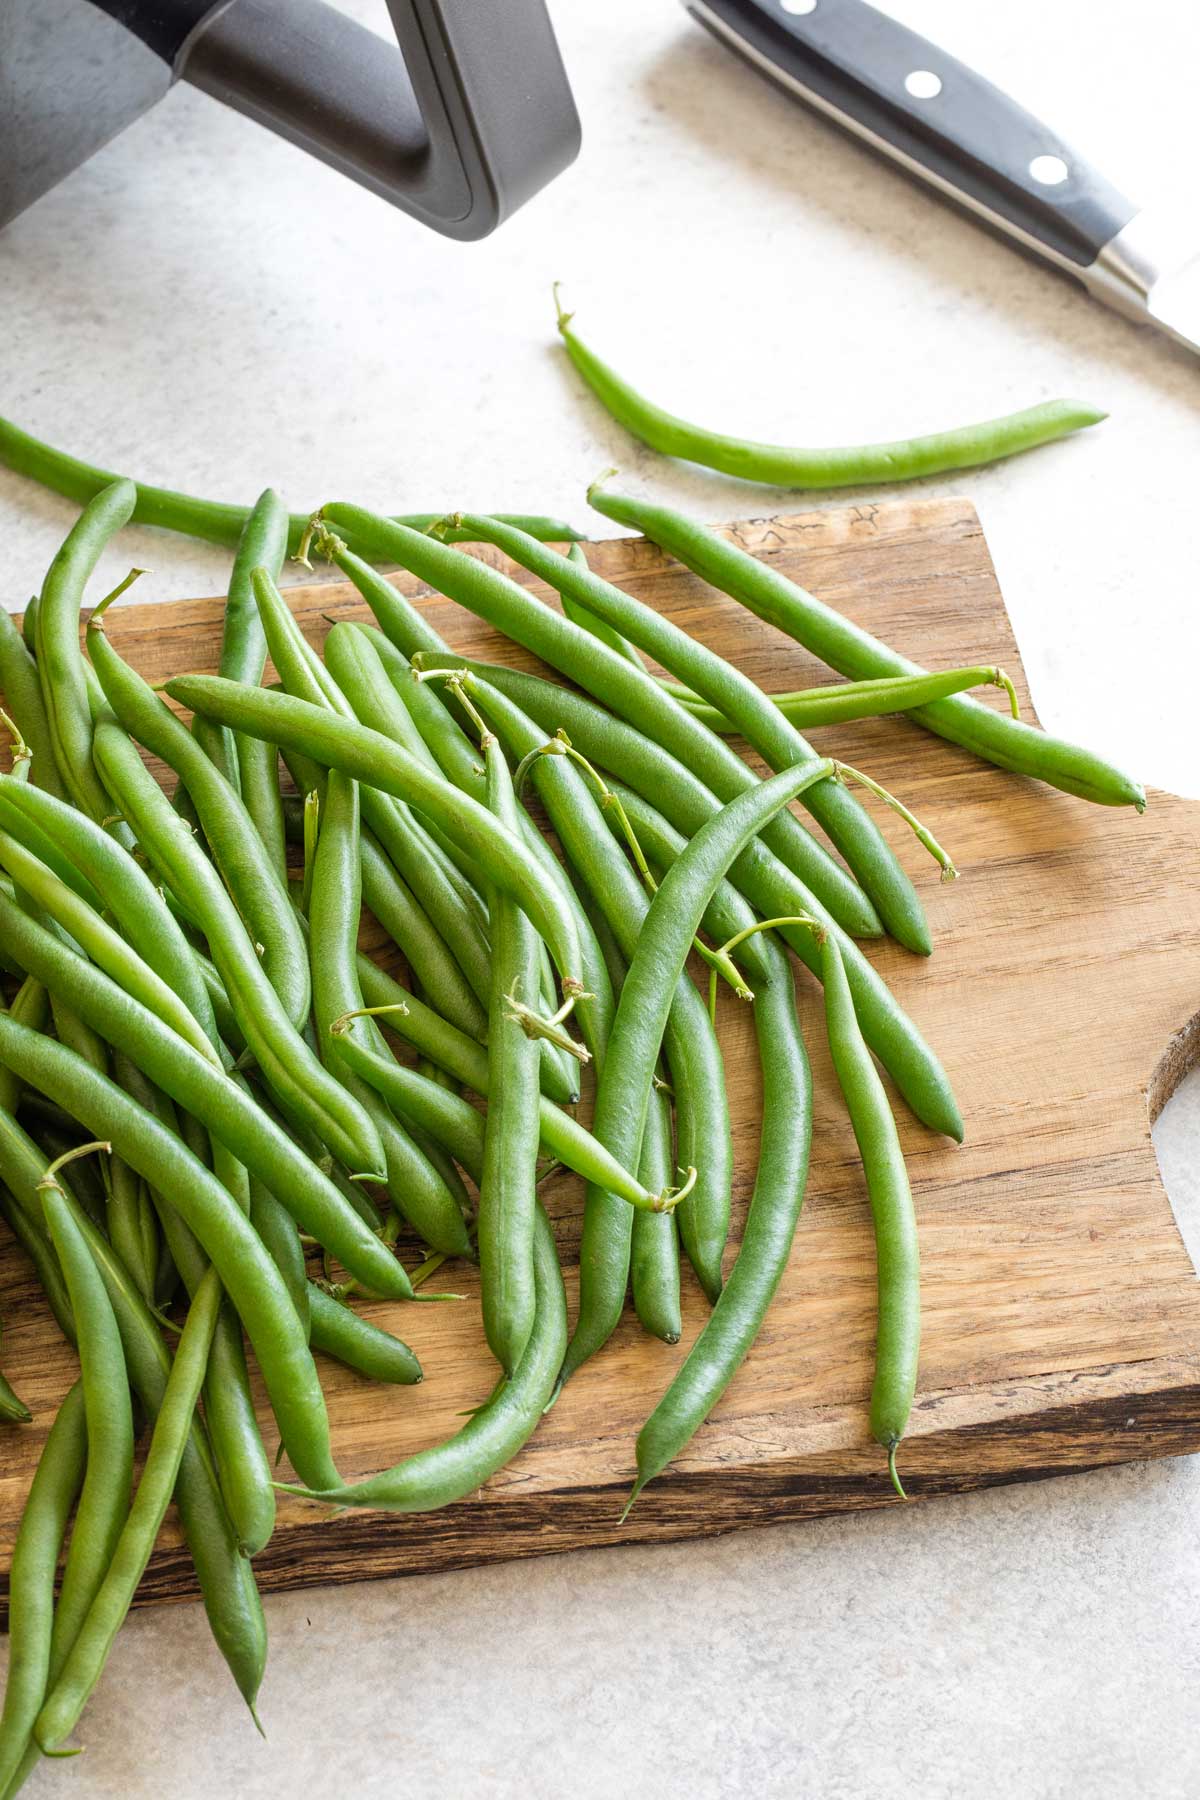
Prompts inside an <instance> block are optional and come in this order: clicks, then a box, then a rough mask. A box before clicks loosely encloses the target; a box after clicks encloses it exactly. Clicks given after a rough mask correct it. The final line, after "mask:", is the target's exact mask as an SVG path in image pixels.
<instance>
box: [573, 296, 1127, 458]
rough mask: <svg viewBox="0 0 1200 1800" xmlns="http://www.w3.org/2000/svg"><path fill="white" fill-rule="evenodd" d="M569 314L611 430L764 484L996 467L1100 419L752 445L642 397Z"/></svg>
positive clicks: (1087, 414) (1078, 414) (1070, 412)
mask: <svg viewBox="0 0 1200 1800" xmlns="http://www.w3.org/2000/svg"><path fill="white" fill-rule="evenodd" d="M572 316H573V315H572V314H571V313H566V312H563V311H562V309H561V307H560V308H559V313H558V329H559V334H560V336H561V337H562V340H563V343H564V344H565V345H566V350H567V355H568V356H569V357H570V359H571V361H572V362H573V363H574V365H575V367H576V369H577V370H578V371H579V373H580V375H582V376H583V379H584V380H585V381H586V382H587V384H588V386H589V387H590V388H591V390H592V392H593V393H594V394H595V395H596V397H597V399H598V400H599V401H600V403H601V405H602V406H603V407H604V408H605V410H606V411H607V412H609V413H611V415H612V417H613V418H614V419H615V420H616V421H617V423H618V425H623V426H624V427H625V429H626V431H628V432H631V433H632V434H633V436H634V437H636V438H639V439H640V440H641V442H642V443H643V444H648V445H649V446H650V448H651V450H657V451H658V453H659V455H660V456H677V457H681V458H683V460H684V461H686V462H694V463H702V464H703V465H704V467H705V468H708V469H719V470H720V471H721V473H722V474H723V475H736V476H739V477H740V478H741V480H743V481H759V482H765V483H766V484H767V485H768V486H769V487H781V488H839V487H874V486H876V485H877V484H878V483H880V482H889V481H919V480H920V479H921V478H922V477H923V476H927V475H942V474H945V473H946V472H947V471H949V470H951V469H977V468H979V467H981V466H982V465H983V464H985V463H993V462H999V461H1000V460H1001V459H1002V458H1003V457H1006V456H1016V455H1017V454H1018V453H1019V452H1021V451H1023V450H1034V449H1036V448H1037V446H1038V445H1039V444H1052V443H1053V442H1054V441H1055V439H1056V438H1061V437H1066V436H1067V435H1068V434H1069V433H1070V432H1073V431H1083V430H1085V429H1086V427H1087V426H1089V425H1098V424H1099V423H1100V422H1101V420H1103V419H1106V418H1107V417H1108V414H1107V413H1105V412H1100V411H1099V410H1098V409H1097V408H1096V407H1094V406H1088V405H1086V404H1085V403H1084V402H1083V401H1082V400H1046V401H1043V402H1042V403H1041V404H1040V405H1038V406H1027V407H1025V408H1023V410H1022V411H1020V412H1014V413H1006V414H1005V415H1004V416H1003V417H1002V418H999V419H985V420H983V421H982V422H981V423H979V424H977V425H960V426H958V427H956V428H955V429H954V430H952V431H934V432H930V433H929V434H928V435H926V436H924V437H910V438H899V439H897V440H895V441H894V442H891V443H883V444H846V445H839V446H837V447H836V448H832V447H831V448H826V449H819V450H817V449H796V448H793V447H789V446H785V445H782V444H760V443H755V442H753V441H752V440H750V439H747V438H738V437H729V436H727V435H726V434H725V433H724V432H720V431H710V430H709V429H708V428H707V427H706V426H703V425H693V424H689V422H688V421H687V420H686V419H681V418H679V417H678V416H677V415H676V414H675V413H669V412H665V411H664V410H663V408H662V407H660V406H656V405H655V404H654V403H653V401H650V400H647V399H646V398H645V396H644V395H643V394H639V393H638V392H637V390H636V389H635V388H632V387H630V385H629V383H628V382H627V381H626V380H624V378H623V377H622V376H620V375H618V374H617V372H616V370H615V369H613V368H610V366H609V365H608V363H605V362H602V361H601V360H600V358H599V357H598V356H597V355H596V353H595V352H594V351H593V350H590V349H589V348H588V346H587V345H586V344H584V343H583V342H582V341H581V339H580V338H579V336H578V335H577V333H576V332H575V331H574V330H573V329H572V328H571V319H572Z"/></svg>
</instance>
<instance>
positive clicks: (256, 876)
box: [87, 609, 311, 1027]
mask: <svg viewBox="0 0 1200 1800" xmlns="http://www.w3.org/2000/svg"><path fill="white" fill-rule="evenodd" d="M87 646H88V653H89V655H90V656H91V659H92V666H93V668H94V669H95V670H96V673H97V674H98V675H99V677H100V680H101V682H102V683H103V686H104V692H105V695H106V696H107V698H108V702H109V705H110V706H111V707H112V709H113V711H114V712H115V714H116V716H117V719H118V721H119V722H120V724H121V725H123V726H124V728H125V730H126V731H128V732H129V734H130V736H131V737H133V738H135V739H136V740H137V742H138V743H140V744H142V745H143V746H144V747H145V748H146V749H147V750H149V751H150V752H151V753H152V754H153V755H155V756H158V757H161V758H162V760H163V761H164V762H165V763H166V764H167V766H168V767H169V768H172V769H174V770H175V772H176V773H177V774H178V776H179V778H180V780H181V781H182V782H183V783H184V784H185V786H186V788H187V791H188V795H189V797H190V799H191V801H192V804H193V806H194V807H195V808H196V814H197V817H198V819H199V821H200V827H201V830H202V831H203V833H204V836H205V839H206V840H207V843H208V848H209V852H210V854H211V856H212V859H213V861H214V863H215V864H216V866H217V868H218V869H219V871H220V873H221V876H222V879H223V880H224V882H225V885H226V887H227V888H228V890H229V893H230V895H231V897H232V899H233V902H234V904H235V905H236V907H237V909H238V912H239V913H240V914H241V916H242V919H243V920H244V921H245V925H246V929H247V930H248V931H249V933H250V935H251V938H252V940H253V941H254V943H255V944H256V945H257V944H261V946H262V951H261V962H262V968H263V971H264V973H265V974H266V976H267V979H268V980H269V981H270V983H271V985H272V987H273V988H274V989H275V991H276V993H277V994H278V996H279V1000H280V1003H281V1005H282V1006H283V1009H284V1011H285V1012H286V1013H287V1016H288V1018H289V1019H290V1020H291V1021H292V1023H293V1025H296V1026H297V1027H298V1026H300V1025H301V1024H302V1023H303V1021H304V1020H305V1019H306V1018H307V1017H308V1009H309V1002H310V998H311V994H310V988H309V978H308V957H307V955H306V954H305V949H304V940H303V938H302V937H301V935H300V932H299V929H298V927H297V925H296V915H295V913H294V912H293V910H292V903H291V901H290V899H289V898H288V891H287V884H286V882H284V881H283V880H282V879H281V878H280V876H279V873H278V871H277V869H276V867H275V865H274V864H273V863H272V862H271V859H270V858H269V857H268V856H267V855H266V851H265V846H264V844H263V841H262V839H261V838H260V837H259V835H258V830H257V828H256V826H255V824H254V821H253V819H252V818H251V817H250V814H249V813H248V812H247V810H246V808H245V806H244V805H243V803H242V800H241V799H240V797H239V795H238V793H237V791H236V789H234V788H233V787H231V786H230V784H229V782H228V781H227V780H226V779H225V777H224V776H223V775H222V774H221V772H220V770H219V769H218V768H217V767H216V766H215V764H213V763H212V762H210V761H209V759H208V757H207V756H206V755H205V753H204V751H203V750H202V749H201V747H200V745H199V744H198V743H197V741H196V739H195V738H194V737H193V736H192V734H191V732H190V731H189V730H188V729H187V727H186V726H185V725H184V724H183V722H182V720H180V719H178V718H176V716H175V714H174V713H173V712H172V711H171V709H170V707H169V706H165V705H164V704H163V702H162V701H161V700H160V699H159V697H158V695H157V694H156V693H155V692H154V690H153V688H151V687H149V686H148V685H147V683H146V682H144V681H143V680H142V678H141V676H140V675H139V674H138V673H137V672H136V670H134V669H132V668H130V666H129V664H128V663H127V662H125V661H124V660H123V659H122V658H121V657H120V656H118V654H117V652H116V651H115V650H114V649H113V647H112V645H111V644H110V643H109V641H108V635H107V633H106V631H105V629H104V621H103V618H102V617H101V614H100V611H99V609H97V611H96V612H94V613H93V614H92V616H91V618H90V620H89V621H88V628H87ZM146 848H147V849H149V848H150V846H149V845H147V846H146Z"/></svg>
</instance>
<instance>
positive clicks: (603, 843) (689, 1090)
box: [466, 676, 733, 1341]
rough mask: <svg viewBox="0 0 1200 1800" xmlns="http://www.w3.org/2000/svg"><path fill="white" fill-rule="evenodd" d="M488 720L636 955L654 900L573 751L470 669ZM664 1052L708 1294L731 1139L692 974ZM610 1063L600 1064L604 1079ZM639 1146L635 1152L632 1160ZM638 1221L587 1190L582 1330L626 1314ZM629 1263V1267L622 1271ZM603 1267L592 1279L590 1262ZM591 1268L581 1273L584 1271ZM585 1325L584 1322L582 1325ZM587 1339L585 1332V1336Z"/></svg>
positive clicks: (722, 1221)
mask: <svg viewBox="0 0 1200 1800" xmlns="http://www.w3.org/2000/svg"><path fill="white" fill-rule="evenodd" d="M466 679H467V681H468V683H469V686H470V691H471V693H472V695H473V696H474V697H475V698H476V700H477V702H478V704H479V707H480V710H481V711H482V712H483V713H484V716H485V717H486V718H487V720H488V722H489V724H491V725H492V726H494V728H495V729H496V730H497V731H499V732H500V734H501V737H502V739H503V741H504V742H505V743H506V744H507V745H508V747H509V749H510V751H511V752H512V754H513V755H514V756H517V757H519V758H521V759H531V760H530V762H529V767H530V771H531V774H532V777H533V780H534V782H535V784H536V786H537V790H538V793H539V796H540V797H541V799H542V802H543V804H544V805H545V807H546V810H547V813H548V814H549V817H550V821H551V823H552V825H553V826H554V830H555V832H556V833H557V835H558V838H559V841H560V842H561V844H562V846H563V849H564V850H565V852H566V854H567V857H568V858H569V860H570V861H571V863H572V864H573V866H574V868H575V870H576V872H577V873H578V875H579V876H580V878H581V879H582V881H583V882H584V884H585V886H586V887H587V888H588V889H589V890H590V891H591V893H592V894H593V895H594V896H595V899H596V902H597V904H598V906H599V908H600V910H601V911H602V912H603V914H604V917H605V918H606V919H607V921H608V923H609V925H610V926H611V928H612V930H613V932H614V933H615V935H616V939H617V943H618V945H619V946H620V950H621V953H622V955H623V956H624V957H625V959H626V961H628V960H629V959H631V958H632V957H633V955H634V952H635V949H636V944H637V938H638V933H639V929H640V928H641V926H642V925H643V923H644V921H645V918H646V915H647V913H648V912H649V908H650V901H649V899H648V897H647V895H646V893H645V892H644V890H643V888H642V885H641V883H640V882H639V881H638V879H637V877H636V875H635V874H634V872H633V870H632V868H631V867H630V865H629V863H628V862H627V861H626V859H625V857H624V855H623V854H622V853H621V851H620V850H619V849H618V848H617V845H616V844H615V843H614V842H613V839H612V837H611V835H610V833H609V831H608V828H607V826H606V825H605V823H604V816H603V809H602V808H601V806H599V805H598V804H597V802H596V800H595V798H594V796H593V794H592V792H591V791H590V789H589V787H588V785H587V783H586V782H585V781H584V780H583V778H582V776H581V775H580V772H579V771H578V769H576V768H575V767H574V766H573V765H572V764H571V763H570V762H569V761H568V760H567V759H565V758H562V757H558V756H539V755H538V754H537V752H538V750H539V748H540V747H542V746H543V744H544V742H545V740H544V739H543V737H542V735H541V733H540V732H539V731H538V729H537V727H536V726H535V725H533V724H532V722H531V721H530V720H529V719H528V718H527V717H526V716H525V715H524V714H522V713H521V711H520V709H519V708H518V707H516V706H515V705H514V703H513V702H512V701H511V700H509V699H507V698H506V697H505V696H504V695H503V694H501V693H500V692H499V690H498V689H496V688H493V687H491V686H490V684H488V683H487V682H481V681H479V680H478V679H477V678H476V677H475V676H469V677H467V678H466ZM665 1035H666V1042H665V1053H666V1058H667V1063H668V1065H669V1067H670V1069H671V1074H672V1079H673V1083H674V1087H675V1103H676V1116H677V1120H678V1128H679V1160H680V1163H681V1165H682V1167H683V1168H684V1169H695V1170H696V1178H695V1184H694V1186H693V1188H692V1191H691V1193H690V1194H689V1195H688V1196H687V1198H686V1200H684V1201H682V1202H681V1203H680V1207H679V1217H678V1225H679V1234H680V1236H681V1237H682V1239H683V1243H684V1248H685V1249H686V1250H687V1253H688V1259H689V1261H690V1262H691V1263H692V1266H693V1268H694V1269H695V1271H696V1274H697V1276H698V1278H699V1280H700V1284H701V1286H702V1287H703V1288H704V1290H705V1293H706V1294H707V1295H708V1296H709V1298H710V1299H713V1300H715V1299H716V1296H717V1295H718V1294H719V1293H720V1291H721V1254H722V1251H723V1250H724V1247H725V1238H726V1235H727V1232H728V1229H729V1206H730V1194H731V1187H732V1180H733V1149H732V1142H731V1134H730V1124H729V1105H728V1101H727V1099H726V1095H725V1079H724V1070H723V1066H722V1062H721V1054H720V1050H719V1047H718V1045H717V1042H716V1038H715V1035H714V1033H713V1030H712V1027H711V1025H710V1023H709V1020H708V1018H707V1015H706V1013H705V1010H704V1005H703V1003H702V1001H701V1000H700V997H699V995H698V994H697V992H696V990H695V988H694V986H693V985H692V982H691V979H690V978H689V976H688V975H687V974H686V973H684V972H682V971H681V972H680V976H679V979H678V982H677V984H676V990H675V993H674V994H673V995H672V996H671V1001H670V1010H669V1012H668V1015H667V1021H666V1027H665ZM603 1078H604V1068H603V1067H602V1068H601V1070H600V1080H601V1082H603ZM637 1159H638V1151H637V1149H636V1148H635V1149H634V1150H633V1151H631V1152H630V1154H629V1157H628V1162H629V1166H630V1167H636V1166H637ZM632 1232H633V1221H632V1219H631V1218H630V1217H629V1216H628V1214H627V1212H626V1211H625V1209H624V1208H623V1207H620V1206H618V1205H617V1204H616V1203H615V1202H614V1201H613V1200H612V1198H611V1197H610V1196H609V1195H607V1194H604V1193H600V1192H595V1193H593V1194H590V1195H589V1197H588V1201H587V1204H586V1206H585V1210H584V1225H583V1245H582V1248H581V1252H580V1257H581V1260H580V1269H581V1278H580V1279H581V1287H580V1317H581V1319H584V1322H585V1332H587V1333H591V1332H594V1333H595V1334H596V1335H597V1337H599V1338H600V1340H601V1341H603V1340H604V1339H606V1338H607V1337H608V1335H609V1334H610V1332H611V1331H612V1330H613V1328H614V1327H615V1325H616V1323H617V1319H618V1318H619V1317H620V1312H621V1307H622V1305H623V1302H624V1295H625V1279H626V1275H627V1273H628V1263H629V1258H630V1254H631V1242H632ZM622 1263H623V1264H624V1272H622ZM593 1269H596V1270H601V1271H603V1279H602V1280H601V1281H600V1282H599V1283H597V1284H593V1281H592V1277H591V1273H590V1271H591V1270H593ZM584 1270H587V1271H589V1272H588V1273H587V1274H583V1273H582V1271H584ZM576 1333H577V1335H578V1333H579V1326H578V1325H577V1326H576ZM581 1341H582V1339H581Z"/></svg>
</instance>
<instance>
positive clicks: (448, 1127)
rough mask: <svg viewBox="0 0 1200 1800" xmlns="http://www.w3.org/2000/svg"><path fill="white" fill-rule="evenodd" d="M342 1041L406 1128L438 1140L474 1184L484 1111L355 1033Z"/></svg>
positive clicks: (355, 1065)
mask: <svg viewBox="0 0 1200 1800" xmlns="http://www.w3.org/2000/svg"><path fill="white" fill-rule="evenodd" d="M386 1023H387V1024H389V1025H390V1024H391V1023H392V1020H391V1019H390V1018H389V1019H387V1020H386ZM397 1029H398V1027H397ZM340 1041H341V1044H342V1050H343V1054H344V1055H345V1057H346V1061H347V1063H348V1064H349V1065H350V1067H352V1068H354V1069H356V1070H357V1072H358V1073H359V1074H360V1075H361V1077H362V1079H363V1080H364V1081H370V1082H372V1083H373V1084H374V1086H375V1088H376V1089H377V1091H378V1092H379V1094H380V1095H381V1096H382V1097H383V1099H384V1100H386V1102H387V1104H388V1105H389V1106H390V1107H391V1109H392V1111H393V1112H394V1113H395V1115H396V1117H397V1118H398V1119H402V1120H403V1121H404V1123H405V1124H406V1125H407V1126H408V1128H409V1130H410V1131H420V1132H423V1133H424V1134H425V1136H426V1137H429V1138H432V1139H433V1140H434V1141H435V1142H437V1143H439V1144H441V1145H442V1146H443V1148H444V1149H446V1150H447V1151H449V1153H450V1155H451V1156H452V1157H453V1158H454V1160H455V1162H456V1163H459V1164H460V1165H461V1166H462V1168H464V1169H465V1170H466V1172H467V1174H468V1175H469V1176H470V1177H471V1180H472V1181H473V1182H474V1183H475V1184H476V1186H478V1185H479V1183H480V1181H481V1180H482V1179H483V1132H484V1119H483V1114H482V1113H481V1112H480V1111H478V1109H477V1108H476V1107H474V1106H472V1105H471V1103H470V1101H468V1100H464V1099H463V1097H462V1095H461V1094H455V1093H452V1092H451V1091H450V1089H449V1088H447V1087H445V1086H443V1084H442V1083H441V1082H440V1081H435V1080H434V1079H433V1077H432V1076H431V1075H425V1074H422V1072H421V1070H420V1069H419V1068H418V1069H410V1068H408V1067H407V1065H406V1064H404V1063H401V1062H397V1061H396V1060H395V1058H394V1057H391V1056H383V1055H379V1054H378V1053H377V1052H373V1051H370V1050H368V1049H366V1048H365V1046H362V1045H360V1044H359V1043H358V1041H357V1040H356V1039H354V1038H350V1037H348V1036H345V1035H343V1036H341V1039H340ZM485 1079H486V1077H485Z"/></svg>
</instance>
